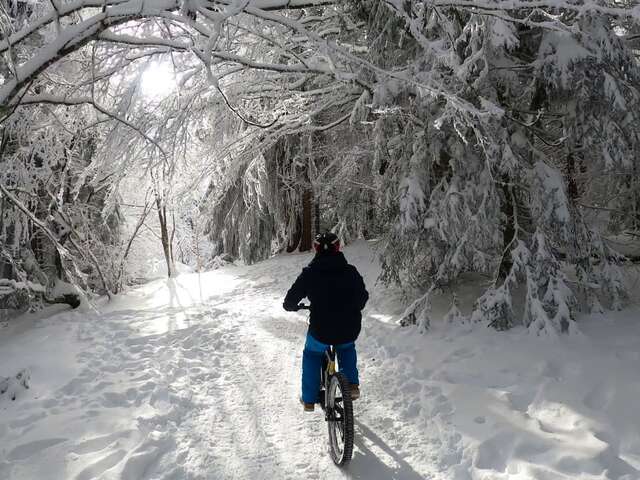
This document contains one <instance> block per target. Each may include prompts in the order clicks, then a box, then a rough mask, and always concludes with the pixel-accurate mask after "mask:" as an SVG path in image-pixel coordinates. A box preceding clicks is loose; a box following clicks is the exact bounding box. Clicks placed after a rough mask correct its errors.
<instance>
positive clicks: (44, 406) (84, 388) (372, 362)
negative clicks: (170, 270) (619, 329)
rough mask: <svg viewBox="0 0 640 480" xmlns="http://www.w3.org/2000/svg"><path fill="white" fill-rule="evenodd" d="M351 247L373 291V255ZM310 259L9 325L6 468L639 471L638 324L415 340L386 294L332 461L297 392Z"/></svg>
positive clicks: (41, 471)
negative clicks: (346, 458) (24, 386)
mask: <svg viewBox="0 0 640 480" xmlns="http://www.w3.org/2000/svg"><path fill="white" fill-rule="evenodd" d="M348 257H349V259H350V261H352V262H353V263H355V264H356V265H357V266H358V267H359V268H360V269H361V270H362V271H363V273H364V275H365V278H367V280H368V284H369V286H370V288H372V287H373V280H374V278H375V275H376V271H375V270H376V268H377V267H376V266H375V264H374V263H373V262H371V251H370V250H369V249H368V248H359V249H354V250H352V251H351V252H350V254H349V253H348ZM308 260H309V257H308V256H306V255H292V256H286V257H280V258H275V259H271V260H269V261H267V262H263V263H261V264H259V265H256V266H252V267H228V268H225V269H222V270H218V271H215V272H211V273H207V274H202V275H197V274H191V275H183V276H181V277H179V278H178V279H176V280H172V281H156V282H153V283H150V284H148V285H146V286H144V287H141V288H139V289H137V290H135V291H133V292H132V293H130V294H128V295H126V296H123V297H120V298H118V299H116V300H115V301H113V302H111V303H109V304H107V305H103V307H102V308H101V309H100V313H98V312H93V311H85V312H72V313H68V312H65V313H60V314H58V315H57V316H52V317H50V318H42V319H37V318H33V319H28V318H27V319H24V320H21V322H20V323H16V324H12V325H11V326H5V327H4V328H2V329H1V330H0V361H2V362H3V363H2V368H3V370H2V373H4V372H5V371H6V372H10V371H18V370H19V369H20V368H24V367H28V368H29V369H30V370H31V374H32V388H31V389H30V390H28V391H23V392H20V393H19V396H18V398H17V400H16V401H15V402H11V401H8V400H7V399H6V398H4V399H3V397H2V396H0V414H1V416H0V478H1V479H5V478H7V479H17V480H23V479H38V480H41V479H65V480H66V479H74V480H90V479H94V478H99V479H124V480H146V479H162V480H168V479H176V480H178V479H227V478H233V479H236V478H239V479H243V478H246V479H281V478H282V479H288V478H305V479H313V478H318V479H333V478H362V479H373V480H375V479H399V480H402V479H409V480H413V479H418V478H433V479H453V480H471V479H473V480H481V479H491V480H501V479H509V480H516V479H517V480H529V479H540V480H543V479H544V480H551V479H556V478H557V479H564V478H580V479H585V480H586V479H596V478H597V479H612V480H613V479H617V480H637V479H638V478H640V434H638V430H639V427H640V419H639V417H640V416H639V415H637V414H638V412H639V411H640V410H639V409H638V407H637V398H640V383H639V382H638V381H637V380H638V378H640V374H638V372H637V368H635V367H634V365H636V366H637V362H638V360H640V353H639V352H640V341H639V340H640V329H639V328H638V326H637V325H635V323H637V322H634V323H633V324H632V323H630V322H626V323H624V324H623V325H624V326H625V328H627V327H628V328H627V330H626V331H625V333H624V334H619V335H618V336H611V333H610V332H611V331H613V332H615V329H613V328H609V329H606V325H604V326H601V322H600V323H593V322H592V323H591V324H589V323H587V324H586V325H585V327H587V328H586V330H587V332H589V331H591V333H592V336H593V338H594V339H596V340H597V341H596V340H594V341H591V340H588V339H577V340H574V341H571V342H567V344H566V345H564V346H563V348H562V349H561V348H560V347H561V345H559V344H557V343H556V344H554V343H553V342H551V343H549V342H547V341H543V340H536V339H530V338H526V337H523V336H522V335H521V334H519V333H518V332H514V333H510V334H508V335H509V336H508V335H507V334H502V335H498V334H496V333H495V332H486V331H484V330H473V329H468V328H466V327H463V328H455V327H452V326H449V327H446V328H442V329H440V330H438V329H437V328H435V329H434V332H432V333H431V334H429V335H427V336H420V335H416V333H415V331H412V330H398V329H397V328H396V327H394V326H393V324H390V323H387V320H388V319H389V318H390V317H389V314H390V313H394V312H393V311H392V310H393V308H394V307H393V305H395V306H396V307H395V308H397V307H398V305H400V304H399V302H397V301H395V300H396V299H394V298H390V297H389V295H374V296H373V297H372V301H371V304H370V306H369V307H368V311H367V312H368V315H367V318H366V327H365V330H364V332H363V335H362V337H361V340H360V342H359V344H360V347H359V354H360V361H359V366H360V369H361V373H362V378H363V398H362V399H361V400H359V401H358V402H357V403H356V404H355V413H356V418H357V424H356V451H355V453H354V458H353V461H352V464H351V465H350V467H349V469H348V470H346V471H341V470H339V469H337V468H336V467H335V466H334V465H333V464H332V462H331V460H330V459H329V456H328V454H327V451H326V431H325V423H324V421H323V419H322V415H321V413H318V412H316V413H315V414H310V415H309V414H306V415H305V414H303V413H302V412H301V407H300V405H299V403H298V402H297V397H298V395H299V374H300V357H301V350H302V343H303V338H304V333H305V331H306V321H305V315H304V314H302V313H300V314H290V313H286V312H284V311H283V310H282V309H281V302H282V298H283V294H284V292H285V291H286V288H287V286H288V285H289V284H290V283H291V281H292V280H293V278H294V277H295V275H296V274H297V273H298V271H299V269H300V267H301V266H302V265H304V264H306V262H307V261H308ZM376 288H378V287H376ZM396 313H397V312H396ZM598 329H600V330H598ZM585 352H588V355H587V354H586V353H585ZM612 372H615V373H612ZM629 409H630V410H629ZM625 410H629V411H625Z"/></svg>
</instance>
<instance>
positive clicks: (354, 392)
mask: <svg viewBox="0 0 640 480" xmlns="http://www.w3.org/2000/svg"><path fill="white" fill-rule="evenodd" d="M349 387H350V390H351V400H357V399H359V398H360V385H358V384H357V383H352V384H350V385H349Z"/></svg>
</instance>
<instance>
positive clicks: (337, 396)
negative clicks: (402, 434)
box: [298, 304, 354, 467]
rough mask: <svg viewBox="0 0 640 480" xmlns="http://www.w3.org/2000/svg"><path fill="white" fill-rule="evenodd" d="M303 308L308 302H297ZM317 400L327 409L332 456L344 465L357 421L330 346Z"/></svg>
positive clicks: (347, 458)
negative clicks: (355, 421) (304, 303)
mask: <svg viewBox="0 0 640 480" xmlns="http://www.w3.org/2000/svg"><path fill="white" fill-rule="evenodd" d="M298 307H299V309H300V310H309V309H310V307H309V305H303V304H300V305H298ZM320 386H321V387H320V392H319V395H318V403H319V404H320V408H322V410H323V411H324V419H325V421H326V422H327V430H328V432H329V452H330V454H331V459H332V460H333V463H335V464H336V465H337V466H339V467H344V466H345V465H347V464H348V463H349V461H350V460H351V456H352V455H353V438H354V420H353V403H352V400H351V389H350V384H349V381H348V380H347V378H346V377H345V376H344V375H343V374H342V373H340V372H338V371H336V351H335V348H334V346H333V345H329V347H328V348H327V350H326V351H325V355H324V358H323V361H322V370H321V373H320Z"/></svg>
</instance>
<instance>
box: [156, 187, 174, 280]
mask: <svg viewBox="0 0 640 480" xmlns="http://www.w3.org/2000/svg"><path fill="white" fill-rule="evenodd" d="M156 209H157V210H158V220H159V221H160V239H161V241H162V251H163V252H164V259H165V262H166V263H167V276H168V277H169V278H171V277H173V274H174V271H173V270H174V269H173V255H172V253H171V242H170V240H169V230H168V227H167V208H166V206H165V205H162V202H161V201H160V197H159V196H158V195H156Z"/></svg>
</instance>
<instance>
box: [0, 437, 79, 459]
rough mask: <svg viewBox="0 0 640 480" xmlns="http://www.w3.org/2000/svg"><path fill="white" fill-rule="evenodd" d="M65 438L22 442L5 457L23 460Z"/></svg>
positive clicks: (64, 440)
mask: <svg viewBox="0 0 640 480" xmlns="http://www.w3.org/2000/svg"><path fill="white" fill-rule="evenodd" d="M66 441H67V439H66V438H46V439H44V440H36V441H34V442H28V443H23V444H22V445H18V446H17V447H15V448H14V449H13V450H11V451H10V452H9V455H7V458H8V459H9V460H12V461H15V460H24V459H26V458H29V457H32V456H33V455H35V454H37V453H40V452H42V451H43V450H46V449H47V448H50V447H53V446H54V445H57V444H59V443H62V442H66Z"/></svg>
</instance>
